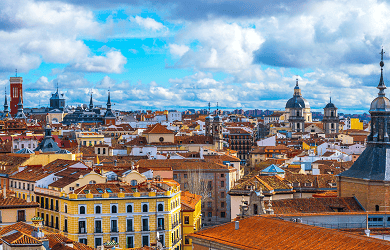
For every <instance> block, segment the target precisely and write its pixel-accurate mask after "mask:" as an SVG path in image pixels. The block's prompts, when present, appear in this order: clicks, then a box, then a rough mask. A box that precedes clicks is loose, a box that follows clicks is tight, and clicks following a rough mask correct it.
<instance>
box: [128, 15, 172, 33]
mask: <svg viewBox="0 0 390 250" xmlns="http://www.w3.org/2000/svg"><path fill="white" fill-rule="evenodd" d="M134 21H135V22H136V23H137V24H138V25H139V26H142V27H144V28H145V29H150V30H153V31H156V30H161V29H163V28H165V26H164V25H163V24H162V23H159V22H157V21H156V20H154V19H153V18H150V17H146V18H143V17H140V16H136V17H135V18H134Z"/></svg>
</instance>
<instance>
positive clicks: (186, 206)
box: [180, 191, 202, 211]
mask: <svg viewBox="0 0 390 250" xmlns="http://www.w3.org/2000/svg"><path fill="white" fill-rule="evenodd" d="M201 199H202V196H200V195H197V194H192V193H190V192H188V191H182V192H181V199H180V202H181V205H182V208H181V209H182V210H183V211H194V210H195V206H196V204H198V202H200V200H201Z"/></svg>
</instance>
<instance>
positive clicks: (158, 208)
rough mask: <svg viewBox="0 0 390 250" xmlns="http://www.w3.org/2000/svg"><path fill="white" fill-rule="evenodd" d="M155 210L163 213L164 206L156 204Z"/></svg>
mask: <svg viewBox="0 0 390 250" xmlns="http://www.w3.org/2000/svg"><path fill="white" fill-rule="evenodd" d="M157 210H158V211H159V212H161V211H164V204H161V203H160V204H158V206H157Z"/></svg>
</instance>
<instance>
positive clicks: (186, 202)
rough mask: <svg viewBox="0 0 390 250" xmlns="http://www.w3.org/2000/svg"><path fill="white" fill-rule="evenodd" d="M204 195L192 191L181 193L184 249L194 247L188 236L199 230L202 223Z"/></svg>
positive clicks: (187, 249) (188, 249)
mask: <svg viewBox="0 0 390 250" xmlns="http://www.w3.org/2000/svg"><path fill="white" fill-rule="evenodd" d="M201 199H202V196H200V195H197V194H191V193H190V192H186V191H185V192H182V193H181V221H182V230H183V232H182V235H183V242H182V246H183V250H191V249H192V240H191V239H189V238H187V237H186V236H187V235H189V234H191V233H194V232H196V231H198V230H199V229H200V228H201V223H202V214H201V210H202V201H201Z"/></svg>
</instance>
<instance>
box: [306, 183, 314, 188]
mask: <svg viewBox="0 0 390 250" xmlns="http://www.w3.org/2000/svg"><path fill="white" fill-rule="evenodd" d="M311 186H313V183H311V182H307V183H305V187H311Z"/></svg>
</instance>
